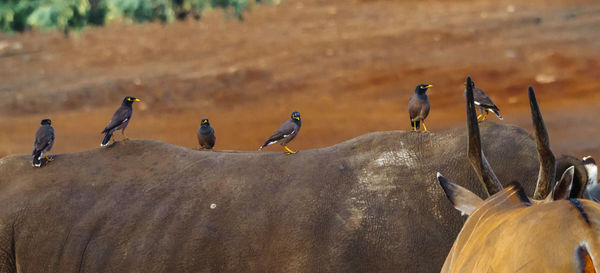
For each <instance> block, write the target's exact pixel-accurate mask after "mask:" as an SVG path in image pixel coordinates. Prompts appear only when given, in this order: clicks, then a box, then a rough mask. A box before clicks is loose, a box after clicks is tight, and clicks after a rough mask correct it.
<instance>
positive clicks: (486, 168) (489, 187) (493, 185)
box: [466, 76, 502, 196]
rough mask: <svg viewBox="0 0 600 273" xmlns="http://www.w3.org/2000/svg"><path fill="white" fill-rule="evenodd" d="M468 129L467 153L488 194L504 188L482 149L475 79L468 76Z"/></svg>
mask: <svg viewBox="0 0 600 273" xmlns="http://www.w3.org/2000/svg"><path fill="white" fill-rule="evenodd" d="M466 97H467V129H468V131H469V139H468V148H467V154H468V155H469V161H470V162H471V165H472V166H473V169H474V170H475V172H476V173H477V177H479V181H480V182H481V183H482V184H483V187H484V189H485V192H486V193H487V195H488V196H491V195H492V194H494V193H497V192H499V191H501V190H502V184H500V181H498V178H497V177H496V174H494V171H493V170H492V168H491V167H490V164H489V163H488V161H487V159H486V158H485V155H484V154H483V150H482V149H481V136H480V134H479V124H478V123H477V113H475V104H474V99H473V81H471V77H470V76H467V94H466Z"/></svg>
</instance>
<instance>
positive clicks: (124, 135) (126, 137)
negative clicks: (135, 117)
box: [121, 131, 129, 140]
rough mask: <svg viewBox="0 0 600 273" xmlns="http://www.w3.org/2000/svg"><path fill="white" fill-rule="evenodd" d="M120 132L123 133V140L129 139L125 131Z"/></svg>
mask: <svg viewBox="0 0 600 273" xmlns="http://www.w3.org/2000/svg"><path fill="white" fill-rule="evenodd" d="M121 134H122V135H123V137H125V139H123V140H129V137H128V136H127V135H126V134H125V131H121Z"/></svg>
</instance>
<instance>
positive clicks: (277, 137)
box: [258, 112, 302, 154]
mask: <svg viewBox="0 0 600 273" xmlns="http://www.w3.org/2000/svg"><path fill="white" fill-rule="evenodd" d="M300 126H302V121H300V113H298V112H293V113H292V117H291V118H290V119H288V120H287V121H285V122H284V123H283V124H282V125H281V126H280V127H279V129H277V131H275V133H273V135H271V137H269V139H267V141H265V144H263V145H262V146H260V148H258V150H259V151H260V150H262V148H264V147H267V146H269V145H271V144H275V143H277V142H279V144H281V146H283V148H284V149H285V151H286V153H287V154H295V153H296V152H294V151H292V150H290V148H288V147H287V144H288V143H290V141H292V139H294V138H295V137H296V135H298V131H300Z"/></svg>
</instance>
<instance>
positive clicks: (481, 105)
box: [465, 81, 502, 121]
mask: <svg viewBox="0 0 600 273" xmlns="http://www.w3.org/2000/svg"><path fill="white" fill-rule="evenodd" d="M471 82H472V84H473V100H474V101H473V103H475V107H476V108H477V109H478V110H479V111H480V112H481V114H479V115H477V120H479V121H484V120H486V119H487V115H488V112H489V111H492V112H493V113H494V114H496V116H497V117H498V119H500V120H502V116H501V115H500V109H498V107H497V106H496V105H495V104H494V102H493V101H492V99H490V97H488V96H487V95H486V94H485V92H483V90H481V89H480V88H477V87H475V82H473V81H471ZM466 92H467V90H466V89H465V94H466Z"/></svg>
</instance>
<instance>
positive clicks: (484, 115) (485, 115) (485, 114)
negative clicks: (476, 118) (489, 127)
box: [481, 111, 488, 121]
mask: <svg viewBox="0 0 600 273" xmlns="http://www.w3.org/2000/svg"><path fill="white" fill-rule="evenodd" d="M487 116H488V111H485V112H483V118H482V119H481V121H484V120H486V119H487Z"/></svg>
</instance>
